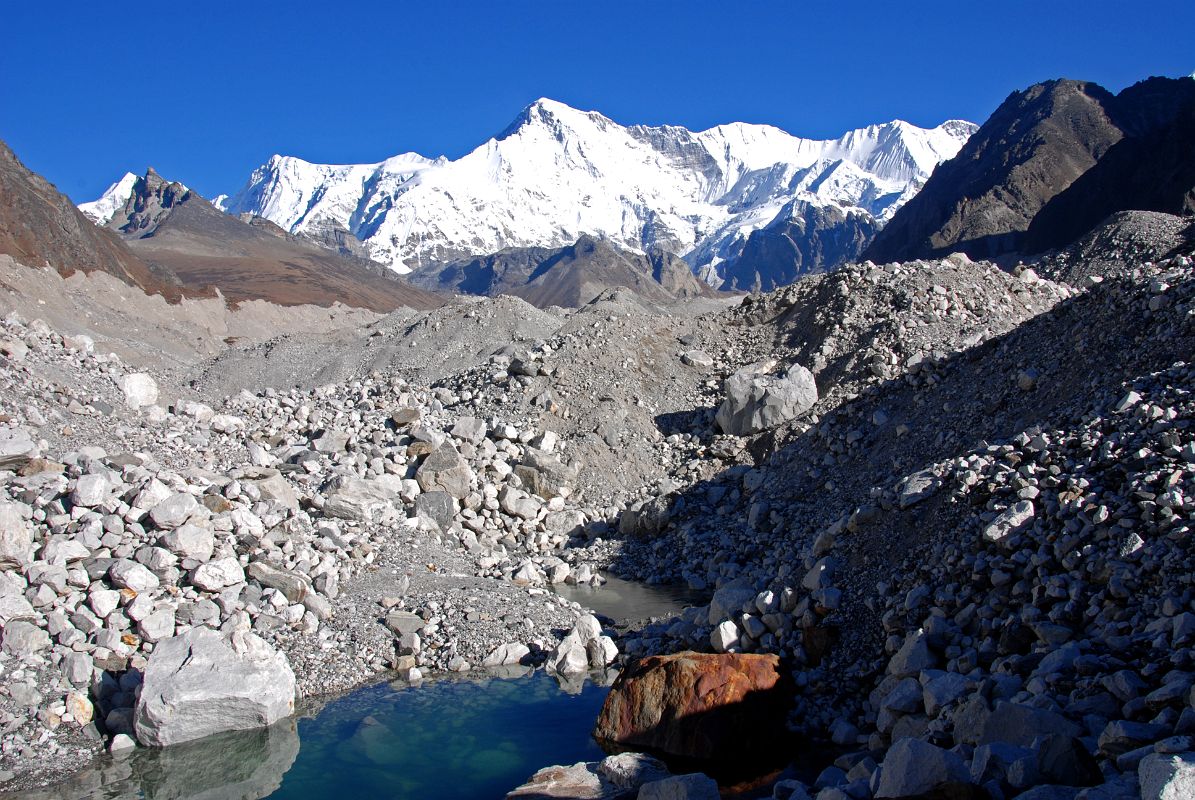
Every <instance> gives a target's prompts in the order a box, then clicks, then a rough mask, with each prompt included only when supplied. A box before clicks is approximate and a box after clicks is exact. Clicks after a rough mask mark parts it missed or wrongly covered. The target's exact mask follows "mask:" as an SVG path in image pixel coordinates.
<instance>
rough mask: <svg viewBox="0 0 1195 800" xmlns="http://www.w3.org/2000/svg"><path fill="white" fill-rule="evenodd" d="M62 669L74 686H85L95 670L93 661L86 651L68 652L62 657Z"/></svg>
mask: <svg viewBox="0 0 1195 800" xmlns="http://www.w3.org/2000/svg"><path fill="white" fill-rule="evenodd" d="M62 671H63V673H64V674H65V675H66V679H67V680H68V681H70V682H71V683H72V684H74V685H75V686H86V685H87V684H88V683H90V682H91V678H92V675H93V674H94V672H95V662H94V661H92V658H91V656H89V655H88V654H87V653H68V654H67V656H66V658H64V659H63V662H62Z"/></svg>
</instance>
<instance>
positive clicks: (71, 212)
mask: <svg viewBox="0 0 1195 800" xmlns="http://www.w3.org/2000/svg"><path fill="white" fill-rule="evenodd" d="M0 253H5V254H7V255H10V256H12V257H13V258H14V259H15V260H17V261H19V262H20V263H22V264H25V265H27V266H34V267H40V266H44V265H47V264H48V265H49V266H50V267H53V268H54V269H55V270H57V271H58V272H59V273H60V274H62V275H70V274H71V273H73V272H75V271H83V272H97V271H98V272H107V273H109V274H111V275H114V276H116V277H117V278H119V279H121V280H122V281H124V282H125V283H130V284H133V285H134V286H138V287H140V288H142V289H144V290H145V291H146V292H147V293H150V294H162V295H164V296H166V297H167V298H168V299H177V298H178V297H179V296H180V294H181V292H180V289H179V287H177V286H173V285H171V283H170V282H169V280H168V279H164V276H161V275H157V274H155V273H154V271H153V270H152V269H151V268H150V266H149V265H148V264H146V263H145V262H144V261H143V260H142V259H140V258H138V257H137V256H136V255H134V254H133V253H132V252H130V251H129V249H128V248H127V247H126V246H125V244H124V243H123V242H122V241H121V240H120V239H119V237H117V236H115V235H113V234H112V232H111V231H106V230H101V229H100V228H97V227H96V226H95V225H93V224H92V223H91V220H89V219H87V217H85V216H83V214H82V213H81V212H80V211H79V210H78V209H77V208H75V206H74V204H73V203H71V201H70V200H69V199H68V198H67V197H66V196H65V195H63V194H62V193H61V192H59V191H58V190H57V189H55V188H54V185H53V184H51V183H50V182H49V181H47V180H46V179H44V178H42V177H41V176H40V175H37V174H36V173H34V172H32V171H30V170H29V169H28V168H27V167H26V166H25V165H24V164H22V163H21V162H20V160H19V159H18V158H17V157H16V155H15V154H14V153H13V152H12V150H11V149H9V147H8V145H7V144H5V143H4V142H2V141H0Z"/></svg>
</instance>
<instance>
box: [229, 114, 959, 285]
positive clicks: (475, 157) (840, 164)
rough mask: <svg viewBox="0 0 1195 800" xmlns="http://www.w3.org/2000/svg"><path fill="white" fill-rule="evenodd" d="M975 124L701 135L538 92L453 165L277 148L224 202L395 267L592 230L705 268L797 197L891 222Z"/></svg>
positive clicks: (720, 129) (737, 127) (560, 239)
mask: <svg viewBox="0 0 1195 800" xmlns="http://www.w3.org/2000/svg"><path fill="white" fill-rule="evenodd" d="M975 129H976V126H975V125H974V124H972V123H970V122H963V121H958V120H952V121H949V122H946V123H944V124H942V125H940V126H938V127H936V128H931V129H925V128H919V127H916V126H914V125H910V124H909V123H906V122H901V121H895V122H889V123H886V124H883V125H872V126H869V127H867V128H861V129H859V130H855V131H850V132H849V133H847V134H845V135H844V136H842V137H841V138H839V139H831V140H824V141H819V140H810V139H801V138H798V137H795V136H792V135H790V134H788V133H785V132H784V131H782V130H780V129H779V128H774V127H771V126H767V125H749V124H743V123H734V124H729V125H719V126H717V127H715V128H711V129H709V130H706V131H701V132H700V133H693V132H691V131H688V130H686V129H685V128H680V127H674V126H664V127H647V126H641V125H636V126H631V127H624V126H622V125H619V124H617V123H615V122H613V121H611V120H610V119H608V118H606V117H605V116H603V115H601V114H599V113H596V112H592V111H590V112H585V111H578V110H576V109H573V108H570V107H569V106H566V105H564V104H562V103H558V102H554V101H552V100H546V99H542V100H538V101H536V102H535V103H533V104H531V105H530V106H528V107H527V108H526V109H525V110H524V111H523V112H522V113H521V114H520V115H519V117H518V118H517V119H516V120H515V121H514V123H512V124H511V125H510V127H509V128H507V130H505V131H504V132H502V133H501V134H500V135H498V136H497V137H495V138H493V139H490V140H489V141H487V142H486V143H485V144H483V145H481V146H480V147H478V148H477V149H476V150H474V151H473V152H471V153H469V154H468V155H465V156H463V157H462V158H460V159H458V160H456V161H449V160H447V159H445V158H442V157H441V158H438V159H430V158H425V157H423V156H420V155H417V154H415V153H406V154H404V155H400V156H395V157H394V158H390V159H387V160H386V161H383V162H381V163H379V164H354V165H326V164H311V163H308V162H306V161H303V160H301V159H298V158H294V157H288V156H278V155H276V156H274V157H273V158H271V159H270V160H269V161H268V162H267V163H266V164H264V165H262V166H261V167H259V168H258V169H257V170H255V171H254V172H253V174H252V176H250V178H249V181H248V183H246V185H245V186H244V187H243V188H242V189H241V190H240V191H239V192H237V193H236V194H235V195H233V196H232V197H231V198H229V199H228V200H227V201H226V202H224V203H223V204H222V205H223V207H224V208H225V210H227V211H228V212H230V213H234V214H240V213H246V212H248V213H251V214H255V215H258V216H262V217H265V218H267V219H269V220H271V221H273V222H275V223H277V224H278V225H280V226H281V227H283V228H285V229H286V230H288V231H291V232H292V233H297V234H300V235H310V236H312V238H315V239H323V238H326V233H327V230H328V229H329V228H345V229H348V230H349V231H351V232H352V233H353V234H354V235H356V237H357V238H358V239H360V240H362V241H363V242H365V244H366V245H367V247H368V249H369V253H370V255H371V256H372V257H373V258H374V259H375V260H377V261H380V262H382V263H384V264H388V265H390V266H391V268H393V269H394V270H396V271H398V272H407V271H409V270H410V269H412V268H415V267H418V266H420V265H424V264H428V263H441V262H445V261H448V260H451V259H454V258H460V257H463V256H473V255H480V254H485V253H493V252H496V251H498V250H502V249H504V248H508V247H528V246H541V247H559V246H563V245H567V244H571V243H572V242H574V241H576V239H577V238H578V236H580V235H582V234H590V235H596V236H601V237H605V238H607V239H609V240H611V241H613V242H615V243H616V244H619V245H621V246H623V247H627V248H629V249H632V250H637V251H645V250H647V249H650V248H653V247H661V248H664V249H667V250H670V251H672V252H674V253H678V254H680V255H682V256H684V257H685V259H686V260H687V261H688V262H689V264H690V265H691V266H692V267H693V269H694V270H695V271H703V268H706V269H705V270H704V271H705V273H706V274H710V273H711V272H715V271H716V272H721V271H722V270H721V269H720V268H718V267H717V265H719V264H721V263H722V262H724V261H727V260H729V259H733V258H735V257H736V256H737V255H738V254H739V253H740V252H741V250H742V247H743V244H744V243H745V241H746V239H747V237H748V236H749V235H750V234H751V232H752V231H755V230H758V229H760V228H763V227H765V226H767V225H768V224H769V223H771V222H772V221H773V220H775V219H776V217H777V215H778V214H781V213H786V212H785V209H786V207H790V205H789V204H790V202H791V201H792V200H794V199H799V200H801V201H802V202H804V203H806V204H810V205H813V206H835V207H839V208H842V207H846V208H855V209H860V210H862V211H864V212H866V213H867V214H869V215H870V216H871V217H873V218H874V219H875V220H876V221H877V222H878V223H882V222H884V221H886V220H888V219H889V218H890V217H891V216H892V214H893V213H895V211H896V209H897V208H899V207H900V205H901V204H903V203H904V201H906V200H907V199H908V198H909V197H911V196H912V195H913V194H914V193H915V192H916V191H917V189H918V188H920V186H921V185H922V183H924V181H925V179H926V178H927V177H928V176H929V174H930V172H932V171H933V169H934V167H935V166H936V165H937V164H938V163H939V162H941V161H943V160H945V159H948V158H950V157H952V156H953V155H954V154H955V153H957V152H958V150H959V148H960V147H961V146H962V144H963V142H965V141H966V139H967V138H968V137H969V136H970V135H971V133H973V132H974V131H975ZM711 265H712V266H714V267H715V269H714V270H710V269H709V267H710V266H711Z"/></svg>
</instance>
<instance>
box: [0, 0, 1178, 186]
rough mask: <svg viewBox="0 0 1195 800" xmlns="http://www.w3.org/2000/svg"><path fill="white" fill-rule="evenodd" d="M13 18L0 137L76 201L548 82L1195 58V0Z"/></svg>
mask: <svg viewBox="0 0 1195 800" xmlns="http://www.w3.org/2000/svg"><path fill="white" fill-rule="evenodd" d="M3 20H4V22H3V25H4V29H5V31H6V33H7V34H8V35H7V36H5V42H4V46H3V47H0V138H3V139H4V140H6V141H7V142H8V143H9V144H10V146H12V148H13V149H14V150H15V151H16V153H17V155H18V156H19V157H20V158H21V159H22V160H23V161H24V162H25V163H26V164H27V165H29V166H30V167H31V168H33V169H34V170H36V171H37V172H40V173H41V174H43V175H45V176H46V177H47V178H49V179H50V180H51V181H52V182H54V183H55V184H57V186H58V187H59V188H60V189H61V190H63V191H65V192H66V193H67V194H69V195H70V196H71V197H72V198H73V199H75V200H76V201H81V200H89V199H92V198H94V197H95V196H97V195H98V194H99V193H100V192H102V191H103V189H104V188H105V187H106V186H107V185H108V184H109V183H110V182H111V181H113V180H115V179H116V178H117V177H119V175H121V174H123V172H125V171H126V170H131V171H134V172H140V171H142V170H143V169H144V168H145V167H146V166H147V165H153V166H154V167H155V168H157V169H158V171H159V172H161V173H162V174H163V175H165V176H167V177H169V178H173V179H175V180H179V181H182V182H184V183H186V184H188V185H190V186H191V187H192V188H195V189H197V190H198V191H199V192H200V193H201V194H204V195H206V196H208V197H211V196H213V195H215V194H217V193H220V192H231V191H235V190H236V189H237V188H239V187H240V185H241V184H242V183H243V182H244V181H245V179H246V178H247V177H248V174H249V172H250V171H251V170H252V169H253V168H254V167H255V166H257V165H258V164H260V163H262V162H263V161H265V160H266V159H267V158H268V157H269V156H270V155H271V154H273V153H275V152H278V153H284V154H288V155H297V156H299V157H302V158H305V159H308V160H312V161H325V162H333V163H349V162H366V161H377V160H381V159H382V158H385V157H387V156H390V155H394V154H396V153H400V152H405V151H408V150H414V151H417V152H420V153H423V154H424V155H428V156H436V155H441V154H443V155H447V156H449V157H457V156H460V155H461V154H463V153H466V152H468V151H469V150H471V149H472V148H473V147H475V146H477V145H478V144H480V143H482V142H483V141H485V140H486V139H487V138H489V137H490V136H492V135H494V134H496V133H497V132H499V131H500V130H502V128H504V127H505V126H506V125H507V124H508V123H509V122H510V121H511V120H512V119H513V118H514V117H515V115H516V114H517V113H518V112H519V110H520V109H521V108H522V107H523V106H525V105H527V104H528V103H529V102H531V101H533V100H535V99H536V98H538V97H541V96H547V97H551V98H554V99H556V100H560V101H562V102H565V103H568V104H570V105H573V106H576V107H579V108H584V109H596V110H598V111H601V112H602V113H604V114H606V115H607V116H609V117H611V118H613V119H614V120H616V121H618V122H621V123H626V124H630V123H649V124H660V123H669V124H677V125H684V126H686V127H689V128H692V129H701V128H706V127H709V126H711V125H715V124H718V123H722V122H732V121H747V122H766V123H770V124H773V125H777V126H779V127H781V128H784V129H785V130H788V131H790V132H792V133H794V134H797V135H802V136H818V137H828V136H835V135H838V134H840V133H841V132H842V131H844V130H847V129H849V128H852V127H858V126H861V125H865V124H868V123H871V122H879V121H884V120H888V119H892V118H897V117H899V118H902V119H906V120H909V121H911V122H914V123H917V124H920V125H936V124H937V123H939V122H941V121H942V120H944V119H948V118H951V117H961V118H965V119H971V120H974V121H976V122H982V121H983V120H984V119H985V118H986V117H987V115H988V114H989V113H990V112H991V111H992V110H993V109H994V108H995V107H996V105H998V104H999V102H1000V101H1001V100H1003V99H1004V97H1006V96H1007V95H1008V94H1009V93H1010V92H1011V91H1013V90H1015V89H1019V88H1023V87H1025V86H1027V85H1029V84H1032V83H1034V82H1037V81H1040V80H1045V79H1048V78H1053V77H1071V78H1081V79H1086V80H1093V81H1096V82H1098V83H1101V84H1103V85H1104V86H1106V87H1108V88H1111V89H1114V90H1119V89H1121V88H1123V87H1125V86H1127V85H1129V84H1131V83H1133V82H1134V81H1136V80H1139V79H1141V78H1144V77H1147V76H1149V75H1169V76H1172V77H1177V76H1180V75H1186V74H1190V73H1191V71H1192V70H1195V47H1193V46H1192V34H1193V33H1195V2H1192V0H1181V1H1180V2H1172V1H1171V0H1153V1H1152V2H1124V0H1115V1H1114V2H1113V1H1111V0H1085V1H1084V2H1074V1H1072V0H1036V2H1022V0H1012V1H1010V2H992V3H980V2H973V1H972V0H954V2H907V3H901V2H897V1H896V0H887V1H886V2H870V0H855V1H854V2H820V1H813V0H804V1H802V0H794V1H793V2H752V0H738V2H724V3H723V2H717V3H715V2H704V1H703V0H701V1H694V2H683V3H682V2H671V1H668V0H635V1H634V2H623V1H622V0H601V1H600V2H598V1H597V0H594V2H587V3H582V2H569V1H568V0H556V2H521V1H519V0H511V1H510V2H507V1H505V0H486V1H484V2H458V3H452V2H446V1H444V0H441V2H430V1H429V2H423V3H418V4H414V3H405V2H398V1H397V0H395V1H394V2H353V1H352V0H340V2H336V3H328V2H326V0H324V1H323V2H307V0H293V1H292V2H286V3H282V2H278V3H274V2H219V1H217V0H211V2H201V3H143V4H133V5H129V4H116V5H113V4H109V3H87V4H84V3H74V2H69V3H65V4H53V3H46V2H45V0H38V1H37V2H25V0H5V3H4V12H3Z"/></svg>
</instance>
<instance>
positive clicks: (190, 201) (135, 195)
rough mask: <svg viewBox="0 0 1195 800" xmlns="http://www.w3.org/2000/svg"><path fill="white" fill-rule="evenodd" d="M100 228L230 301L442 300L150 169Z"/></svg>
mask: <svg viewBox="0 0 1195 800" xmlns="http://www.w3.org/2000/svg"><path fill="white" fill-rule="evenodd" d="M105 227H106V228H107V230H110V231H112V232H114V233H117V234H118V235H120V236H121V237H122V238H123V240H124V243H125V244H126V245H127V246H128V247H129V248H130V249H132V250H133V252H135V253H137V254H138V255H139V256H140V257H141V258H143V259H144V260H145V261H147V262H148V263H150V264H151V265H154V266H156V267H157V268H158V269H159V270H161V271H162V272H168V273H170V274H172V275H174V276H175V277H176V280H177V282H178V283H179V284H180V285H183V286H187V287H189V288H191V289H193V290H200V291H204V290H206V291H211V290H214V289H218V290H219V291H220V293H221V294H222V295H223V296H224V297H225V298H226V299H227V300H228V301H230V302H233V303H236V302H240V301H243V300H258V299H260V300H268V301H270V302H274V303H278V304H280V305H306V304H312V305H322V306H329V305H331V304H332V303H334V302H340V303H342V304H344V305H347V306H353V307H357V308H367V309H370V310H373V311H383V312H385V311H391V310H393V309H395V308H397V307H399V306H409V307H413V308H431V307H435V306H437V305H439V304H440V302H441V301H440V299H439V298H437V297H435V296H434V295H430V294H428V293H426V292H423V291H422V290H419V289H416V288H415V287H413V286H411V285H409V284H408V283H406V282H405V281H402V280H399V279H398V278H397V276H394V275H393V274H392V273H388V272H386V271H385V270H383V269H382V268H380V267H377V266H376V265H372V264H370V263H369V262H365V261H362V260H359V259H353V258H351V257H348V256H343V255H340V254H338V253H336V252H334V251H332V250H330V249H327V248H322V247H319V246H317V245H315V244H312V243H310V242H307V241H304V240H301V239H298V238H297V237H295V236H293V235H291V234H289V233H287V232H285V231H284V230H282V229H281V228H278V227H277V226H275V225H273V223H269V222H264V224H263V221H257V220H253V219H249V220H242V219H238V218H236V217H232V216H230V215H228V214H225V213H223V212H221V211H219V210H218V209H216V208H215V207H214V206H213V205H211V204H210V203H209V202H208V201H207V200H205V199H204V198H202V197H200V196H199V195H198V194H196V193H195V192H193V191H191V190H190V189H188V188H186V187H185V186H184V185H182V184H180V183H178V182H175V181H170V180H167V179H166V178H163V177H162V176H161V175H159V174H158V173H157V172H156V171H154V170H153V168H150V169H148V170H147V171H146V174H145V175H144V176H142V177H139V178H137V180H136V181H135V182H134V183H133V186H132V188H131V190H130V192H129V196H128V199H127V200H126V202H125V204H124V205H123V206H122V207H121V208H119V209H117V210H115V211H113V212H112V214H111V216H110V217H109V219H108V221H107V223H106V226H105Z"/></svg>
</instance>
